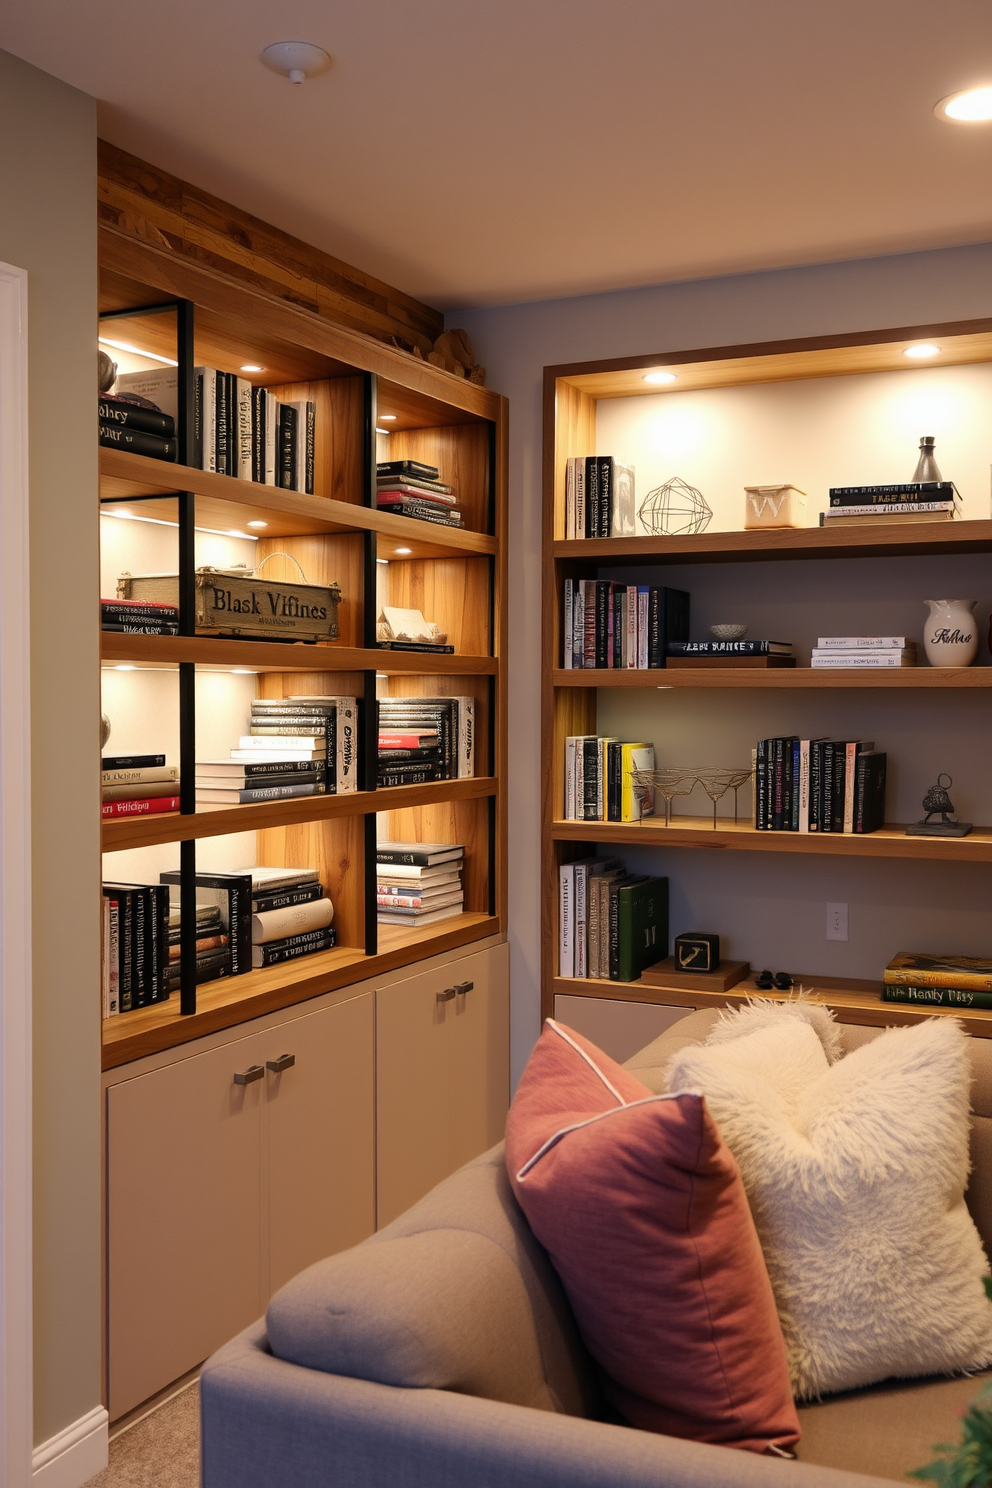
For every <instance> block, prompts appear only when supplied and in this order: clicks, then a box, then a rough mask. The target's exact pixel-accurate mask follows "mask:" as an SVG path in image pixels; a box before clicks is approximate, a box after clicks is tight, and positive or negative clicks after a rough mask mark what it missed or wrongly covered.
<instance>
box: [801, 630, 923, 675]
mask: <svg viewBox="0 0 992 1488" xmlns="http://www.w3.org/2000/svg"><path fill="white" fill-rule="evenodd" d="M812 665H813V666H814V667H854V668H871V667H915V666H916V642H915V641H911V640H909V639H908V638H907V637H906V636H820V638H819V640H818V641H817V643H816V645H815V646H814V647H813V659H812Z"/></svg>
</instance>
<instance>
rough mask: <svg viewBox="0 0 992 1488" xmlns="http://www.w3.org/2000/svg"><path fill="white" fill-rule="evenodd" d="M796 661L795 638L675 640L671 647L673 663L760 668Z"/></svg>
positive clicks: (678, 664) (669, 656) (672, 665)
mask: <svg viewBox="0 0 992 1488" xmlns="http://www.w3.org/2000/svg"><path fill="white" fill-rule="evenodd" d="M795 664H796V658H795V656H794V654H793V650H792V642H791V641H673V642H670V643H669V647H668V665H669V666H670V667H688V668H692V669H696V668H699V667H702V668H703V669H704V670H707V669H709V670H712V669H714V668H723V667H730V668H732V669H734V668H736V669H742V670H754V671H760V670H762V669H763V668H767V667H794V666H795Z"/></svg>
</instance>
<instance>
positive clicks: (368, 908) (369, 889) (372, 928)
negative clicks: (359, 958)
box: [364, 811, 379, 956]
mask: <svg viewBox="0 0 992 1488" xmlns="http://www.w3.org/2000/svg"><path fill="white" fill-rule="evenodd" d="M364 821H365V954H366V956H375V955H377V954H378V951H379V906H378V905H377V904H376V876H375V848H376V841H377V834H376V817H375V812H374V811H370V812H369V813H368V814H367V815H366V817H365V818H364Z"/></svg>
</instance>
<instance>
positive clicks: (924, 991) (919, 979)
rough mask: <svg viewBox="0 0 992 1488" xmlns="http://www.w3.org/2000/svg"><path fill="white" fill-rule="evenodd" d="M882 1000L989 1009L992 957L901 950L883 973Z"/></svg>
mask: <svg viewBox="0 0 992 1488" xmlns="http://www.w3.org/2000/svg"><path fill="white" fill-rule="evenodd" d="M882 980H883V986H882V1001H883V1002H911V1003H916V1004H917V1005H919V1006H923V1007H950V1008H970V1007H974V1008H992V959H990V958H989V957H988V956H931V955H921V954H920V953H919V952H914V951H900V952H899V954H898V955H897V956H893V958H892V960H891V961H890V962H889V964H888V966H887V967H886V968H885V971H884V973H883V977H882Z"/></svg>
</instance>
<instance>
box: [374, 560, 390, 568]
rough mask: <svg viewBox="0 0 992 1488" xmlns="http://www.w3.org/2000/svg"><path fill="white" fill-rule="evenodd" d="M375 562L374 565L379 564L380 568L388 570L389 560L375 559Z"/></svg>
mask: <svg viewBox="0 0 992 1488" xmlns="http://www.w3.org/2000/svg"><path fill="white" fill-rule="evenodd" d="M375 561H376V563H381V564H382V566H383V568H388V567H389V559H388V558H377V559H376V560H375Z"/></svg>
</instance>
